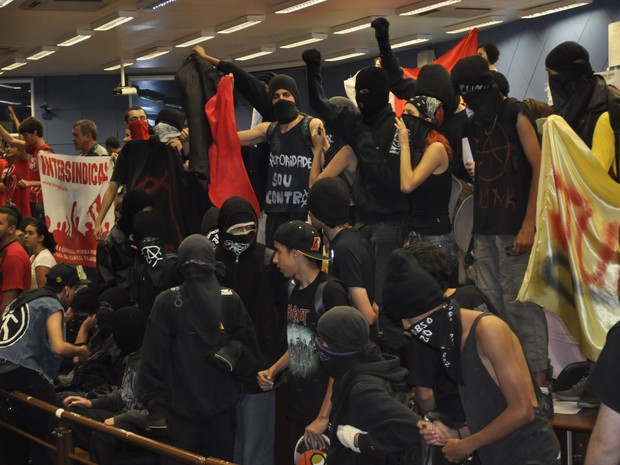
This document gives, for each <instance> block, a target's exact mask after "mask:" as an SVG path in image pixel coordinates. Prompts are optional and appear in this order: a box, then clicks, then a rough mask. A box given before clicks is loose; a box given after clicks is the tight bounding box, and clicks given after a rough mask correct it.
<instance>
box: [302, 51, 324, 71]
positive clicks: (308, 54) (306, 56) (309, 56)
mask: <svg viewBox="0 0 620 465" xmlns="http://www.w3.org/2000/svg"><path fill="white" fill-rule="evenodd" d="M301 57H302V58H303V60H304V61H305V62H306V66H307V67H308V68H320V67H321V52H319V51H318V50H317V49H315V48H311V49H308V50H304V53H302V55H301Z"/></svg>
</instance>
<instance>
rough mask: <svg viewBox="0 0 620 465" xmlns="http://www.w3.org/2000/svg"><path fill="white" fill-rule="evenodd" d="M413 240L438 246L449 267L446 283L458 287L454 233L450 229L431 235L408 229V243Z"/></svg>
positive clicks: (457, 257)
mask: <svg viewBox="0 0 620 465" xmlns="http://www.w3.org/2000/svg"><path fill="white" fill-rule="evenodd" d="M414 242H428V243H429V244H433V245H436V246H437V247H439V248H440V249H441V250H442V251H443V253H444V254H445V255H446V258H447V259H448V266H449V267H450V281H449V282H448V285H449V286H450V287H458V285H459V249H458V247H457V246H456V241H455V240H454V233H452V231H450V232H449V233H448V234H442V235H440V236H438V235H432V234H421V233H419V232H416V231H409V239H408V243H409V244H413V243H414Z"/></svg>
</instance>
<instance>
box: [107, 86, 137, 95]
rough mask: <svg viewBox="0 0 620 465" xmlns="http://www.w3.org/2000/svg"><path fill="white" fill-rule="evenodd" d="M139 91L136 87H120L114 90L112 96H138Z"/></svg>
mask: <svg viewBox="0 0 620 465" xmlns="http://www.w3.org/2000/svg"><path fill="white" fill-rule="evenodd" d="M137 94H138V89H136V88H135V87H126V86H118V87H115V88H114V89H112V95H137Z"/></svg>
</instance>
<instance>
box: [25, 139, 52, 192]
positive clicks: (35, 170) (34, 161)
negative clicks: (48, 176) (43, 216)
mask: <svg viewBox="0 0 620 465" xmlns="http://www.w3.org/2000/svg"><path fill="white" fill-rule="evenodd" d="M41 151H43V152H50V153H53V150H52V148H51V147H50V146H49V145H48V144H47V143H45V144H43V145H42V146H41V147H39V148H37V149H34V152H32V158H31V159H30V162H29V164H30V166H29V174H28V180H29V181H41V175H40V174H39V152H41ZM29 190H30V196H29V201H30V203H43V192H42V191H41V186H32V187H30V188H29Z"/></svg>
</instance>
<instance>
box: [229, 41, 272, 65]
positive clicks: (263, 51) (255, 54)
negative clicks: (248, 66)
mask: <svg viewBox="0 0 620 465" xmlns="http://www.w3.org/2000/svg"><path fill="white" fill-rule="evenodd" d="M275 51H276V48H275V47H274V46H273V45H265V46H262V47H261V48H260V49H259V50H254V51H252V52H248V53H247V54H246V55H242V56H240V57H237V58H235V60H237V61H248V60H253V59H254V58H258V57H262V56H265V55H269V54H271V53H273V52H275Z"/></svg>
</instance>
